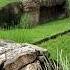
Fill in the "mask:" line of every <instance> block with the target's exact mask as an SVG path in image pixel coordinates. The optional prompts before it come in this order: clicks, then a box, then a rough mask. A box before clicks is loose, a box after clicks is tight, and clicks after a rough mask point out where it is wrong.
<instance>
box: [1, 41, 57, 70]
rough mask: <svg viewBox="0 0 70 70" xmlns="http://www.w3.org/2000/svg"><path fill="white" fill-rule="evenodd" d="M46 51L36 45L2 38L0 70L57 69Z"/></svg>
mask: <svg viewBox="0 0 70 70" xmlns="http://www.w3.org/2000/svg"><path fill="white" fill-rule="evenodd" d="M46 53H48V52H47V49H43V48H40V47H38V46H35V45H31V44H27V43H21V44H19V43H15V42H9V41H8V42H6V41H2V40H1V41H0V70H57V69H56V66H54V63H52V62H51V60H50V58H49V57H48V54H46ZM52 66H53V67H54V68H52Z"/></svg>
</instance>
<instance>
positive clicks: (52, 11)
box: [39, 1, 67, 22]
mask: <svg viewBox="0 0 70 70" xmlns="http://www.w3.org/2000/svg"><path fill="white" fill-rule="evenodd" d="M63 17H67V8H66V1H64V2H63V3H62V4H61V5H56V6H51V7H46V6H41V7H40V17H39V18H40V20H39V21H40V22H43V21H48V20H53V19H57V18H63Z"/></svg>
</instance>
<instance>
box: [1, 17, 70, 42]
mask: <svg viewBox="0 0 70 70" xmlns="http://www.w3.org/2000/svg"><path fill="white" fill-rule="evenodd" d="M69 19H70V18H67V19H63V20H56V21H52V22H47V23H45V24H42V25H38V26H36V27H35V28H32V29H12V30H0V39H9V40H14V41H16V42H28V43H33V42H36V41H38V40H41V39H43V38H45V37H48V36H51V35H54V34H56V33H59V32H62V31H65V30H68V29H70V20H69Z"/></svg>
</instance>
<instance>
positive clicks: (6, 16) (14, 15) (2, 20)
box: [0, 2, 23, 28]
mask: <svg viewBox="0 0 70 70" xmlns="http://www.w3.org/2000/svg"><path fill="white" fill-rule="evenodd" d="M22 14H23V4H22V2H12V3H9V4H8V5H6V6H4V7H2V8H1V9H0V27H2V28H8V27H10V26H15V25H17V24H19V23H20V19H21V15H22Z"/></svg>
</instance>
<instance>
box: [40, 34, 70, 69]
mask: <svg viewBox="0 0 70 70" xmlns="http://www.w3.org/2000/svg"><path fill="white" fill-rule="evenodd" d="M39 46H40V47H43V48H47V49H48V51H49V52H50V54H51V58H53V59H55V60H57V49H58V53H59V57H60V60H61V61H62V60H63V61H62V64H64V61H65V60H68V63H69V64H68V67H69V70H70V33H68V34H66V35H63V36H59V37H58V38H56V39H52V40H49V41H48V42H43V43H42V44H39ZM61 50H62V51H63V52H61ZM60 52H61V53H60ZM66 56H67V57H66ZM64 59H65V60H64Z"/></svg>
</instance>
